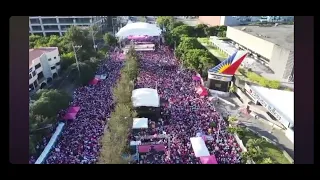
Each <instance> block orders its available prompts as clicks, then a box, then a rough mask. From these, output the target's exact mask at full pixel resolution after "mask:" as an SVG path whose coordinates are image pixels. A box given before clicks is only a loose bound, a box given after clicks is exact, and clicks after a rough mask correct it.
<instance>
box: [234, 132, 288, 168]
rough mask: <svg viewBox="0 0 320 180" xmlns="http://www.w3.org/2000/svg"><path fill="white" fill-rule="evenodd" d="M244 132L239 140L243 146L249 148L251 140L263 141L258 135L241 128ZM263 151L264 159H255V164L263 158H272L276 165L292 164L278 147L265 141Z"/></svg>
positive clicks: (261, 146)
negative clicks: (248, 144)
mask: <svg viewBox="0 0 320 180" xmlns="http://www.w3.org/2000/svg"><path fill="white" fill-rule="evenodd" d="M241 129H242V131H241V133H239V138H240V139H241V140H242V142H243V144H244V145H245V146H246V147H247V142H248V141H249V139H261V137H259V136H258V135H256V134H254V133H253V132H251V131H249V130H247V129H245V128H241ZM260 148H261V150H262V157H260V158H255V159H253V160H254V161H255V162H259V161H261V160H262V159H263V158H270V159H271V160H272V161H273V162H274V163H275V164H291V163H290V162H289V160H288V159H287V158H286V157H285V156H284V154H283V152H282V150H281V149H280V148H278V147H277V146H276V145H274V144H272V143H269V142H268V141H265V140H264V141H263V142H262V143H261V145H260Z"/></svg>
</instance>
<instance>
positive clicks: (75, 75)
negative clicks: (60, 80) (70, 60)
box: [67, 60, 97, 85]
mask: <svg viewBox="0 0 320 180" xmlns="http://www.w3.org/2000/svg"><path fill="white" fill-rule="evenodd" d="M96 67H97V62H92V61H90V60H87V61H85V62H79V69H80V75H79V71H78V66H77V64H76V63H74V64H72V65H71V66H70V67H69V68H68V70H67V71H68V72H69V73H70V74H69V77H68V78H69V79H70V80H71V81H75V82H76V84H78V85H86V84H88V83H89V82H90V81H91V80H92V79H93V78H94V76H95V72H96Z"/></svg>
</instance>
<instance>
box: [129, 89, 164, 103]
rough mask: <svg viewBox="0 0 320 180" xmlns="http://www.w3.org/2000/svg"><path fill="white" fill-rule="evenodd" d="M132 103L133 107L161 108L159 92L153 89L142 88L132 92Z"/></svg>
mask: <svg viewBox="0 0 320 180" xmlns="http://www.w3.org/2000/svg"><path fill="white" fill-rule="evenodd" d="M131 99H132V103H133V107H140V106H146V107H159V106H160V98H159V95H158V91H157V90H156V89H151V88H140V89H135V90H133V91H132V97H131Z"/></svg>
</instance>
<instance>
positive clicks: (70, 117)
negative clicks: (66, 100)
mask: <svg viewBox="0 0 320 180" xmlns="http://www.w3.org/2000/svg"><path fill="white" fill-rule="evenodd" d="M76 115H77V113H67V114H66V115H65V116H64V117H63V119H65V120H73V119H75V118H76Z"/></svg>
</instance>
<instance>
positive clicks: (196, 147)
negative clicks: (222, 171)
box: [190, 137, 210, 157]
mask: <svg viewBox="0 0 320 180" xmlns="http://www.w3.org/2000/svg"><path fill="white" fill-rule="evenodd" d="M190 141H191V145H192V148H193V152H194V154H195V156H196V157H202V156H210V153H209V151H208V148H207V146H206V144H205V143H204V141H203V139H202V138H201V137H192V138H190Z"/></svg>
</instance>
